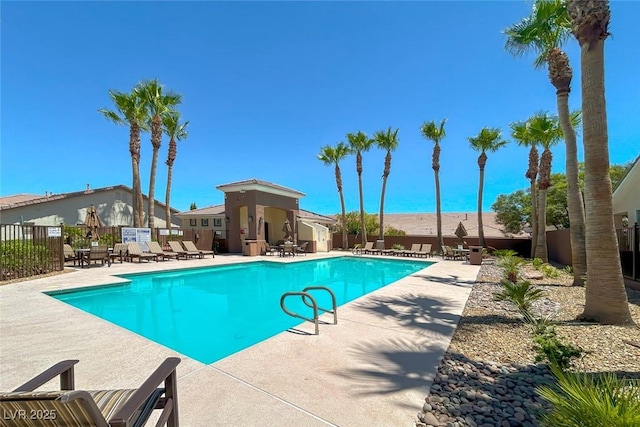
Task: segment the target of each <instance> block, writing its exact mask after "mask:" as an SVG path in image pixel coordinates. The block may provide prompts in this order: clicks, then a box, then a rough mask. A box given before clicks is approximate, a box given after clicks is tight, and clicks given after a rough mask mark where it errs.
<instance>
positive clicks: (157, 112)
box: [138, 79, 182, 228]
mask: <svg viewBox="0 0 640 427" xmlns="http://www.w3.org/2000/svg"><path fill="white" fill-rule="evenodd" d="M138 87H139V90H140V93H141V95H142V99H143V101H144V103H145V107H146V108H147V109H148V111H149V115H150V119H149V121H150V127H151V145H152V146H153V155H152V157H151V173H150V177H149V194H148V197H149V228H154V226H155V204H156V203H155V201H156V199H155V192H156V169H157V166H158V153H159V151H160V146H161V145H162V116H163V115H164V114H166V113H167V112H168V111H170V110H171V108H172V107H175V106H176V105H178V104H180V102H181V101H182V96H181V95H178V94H174V93H172V92H169V93H167V94H164V93H163V88H162V85H161V84H159V83H158V80H157V79H154V80H151V81H145V82H141V83H139V85H138Z"/></svg>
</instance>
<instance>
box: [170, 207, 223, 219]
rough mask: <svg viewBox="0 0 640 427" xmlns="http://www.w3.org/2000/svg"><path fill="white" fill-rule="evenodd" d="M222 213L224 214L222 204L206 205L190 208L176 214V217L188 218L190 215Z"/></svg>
mask: <svg viewBox="0 0 640 427" xmlns="http://www.w3.org/2000/svg"><path fill="white" fill-rule="evenodd" d="M206 215H222V216H224V204H222V205H212V206H206V207H204V208H200V209H191V210H188V211H184V212H180V213H178V214H176V216H177V217H178V218H188V217H190V216H206Z"/></svg>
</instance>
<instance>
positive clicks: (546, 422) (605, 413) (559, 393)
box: [536, 366, 640, 427]
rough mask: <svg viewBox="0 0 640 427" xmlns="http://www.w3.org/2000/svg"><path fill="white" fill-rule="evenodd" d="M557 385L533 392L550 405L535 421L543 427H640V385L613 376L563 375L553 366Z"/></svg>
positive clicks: (639, 383) (634, 381)
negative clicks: (538, 421)
mask: <svg viewBox="0 0 640 427" xmlns="http://www.w3.org/2000/svg"><path fill="white" fill-rule="evenodd" d="M552 371H553V374H554V375H555V377H556V381H557V384H556V385H554V386H542V387H538V389H537V390H536V392H537V393H538V395H540V396H541V397H542V398H544V399H545V400H547V401H548V402H549V403H551V406H552V407H551V409H550V410H549V411H548V412H546V413H544V414H542V415H540V416H539V417H538V418H539V419H540V421H541V422H542V425H543V426H549V427H551V426H566V427H601V426H607V427H632V426H640V382H639V381H638V380H630V379H624V378H618V377H617V376H616V375H615V374H614V373H603V374H586V373H575V372H563V371H562V370H561V369H560V368H558V367H554V366H552Z"/></svg>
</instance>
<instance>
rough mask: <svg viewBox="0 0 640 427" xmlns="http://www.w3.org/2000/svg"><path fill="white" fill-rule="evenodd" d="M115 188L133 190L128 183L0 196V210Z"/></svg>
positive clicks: (175, 210) (161, 204) (130, 191)
mask: <svg viewBox="0 0 640 427" xmlns="http://www.w3.org/2000/svg"><path fill="white" fill-rule="evenodd" d="M113 190H120V191H126V192H128V193H132V192H133V190H132V189H131V187H127V186H126V185H114V186H111V187H102V188H94V189H87V190H84V191H74V192H71V193H59V194H47V195H45V196H39V195H38V196H36V195H31V194H18V195H14V196H4V197H0V210H8V209H14V208H18V207H21V206H29V205H37V204H40V203H47V202H52V201H54V200H62V199H69V198H73V197H79V196H84V195H87V194H96V193H101V192H106V191H113ZM142 197H143V198H145V199H148V197H147V196H146V195H144V194H143V195H142ZM156 203H157V204H158V205H159V206H162V207H164V206H166V205H165V204H164V203H161V202H159V201H157V200H156ZM171 211H172V212H178V210H177V209H174V208H171Z"/></svg>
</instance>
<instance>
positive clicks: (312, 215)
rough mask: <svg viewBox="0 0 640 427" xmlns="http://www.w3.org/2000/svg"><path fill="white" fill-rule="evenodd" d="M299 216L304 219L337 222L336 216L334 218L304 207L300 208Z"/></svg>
mask: <svg viewBox="0 0 640 427" xmlns="http://www.w3.org/2000/svg"><path fill="white" fill-rule="evenodd" d="M298 218H300V219H303V220H304V219H306V220H311V221H317V222H326V223H330V224H335V223H336V222H337V221H336V219H335V218H332V217H330V216H325V215H320V214H318V213H315V212H311V211H307V210H304V209H300V210H298Z"/></svg>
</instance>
